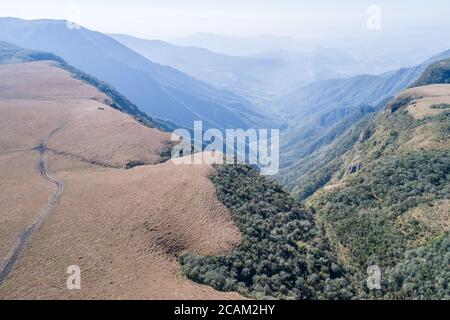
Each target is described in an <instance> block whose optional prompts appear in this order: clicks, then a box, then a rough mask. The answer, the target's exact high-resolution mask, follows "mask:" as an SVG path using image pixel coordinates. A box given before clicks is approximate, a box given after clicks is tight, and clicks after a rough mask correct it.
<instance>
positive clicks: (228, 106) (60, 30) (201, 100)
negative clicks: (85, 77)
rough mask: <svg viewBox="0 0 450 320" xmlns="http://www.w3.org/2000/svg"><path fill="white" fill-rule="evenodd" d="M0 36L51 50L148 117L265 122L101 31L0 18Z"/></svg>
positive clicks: (247, 107) (242, 124) (227, 124)
mask: <svg viewBox="0 0 450 320" xmlns="http://www.w3.org/2000/svg"><path fill="white" fill-rule="evenodd" d="M0 29H1V30H2V33H1V34H0V40H2V41H5V42H9V43H12V44H15V45H18V46H21V47H24V48H29V49H37V50H42V51H47V52H52V53H53V54H56V55H58V56H60V57H61V58H63V59H64V60H65V61H66V62H67V63H69V64H70V65H72V66H74V67H76V68H78V69H80V70H81V71H84V72H86V73H89V74H90V75H92V76H94V77H96V78H98V79H100V80H102V81H105V82H108V83H109V84H111V85H112V86H114V87H115V88H117V89H118V90H119V91H120V92H121V93H122V94H124V95H125V96H126V97H127V98H128V99H130V100H131V101H132V102H133V103H135V104H136V105H138V106H139V108H140V109H141V110H142V111H143V112H145V113H147V114H149V115H150V116H154V117H158V118H162V119H165V120H170V121H172V122H174V123H177V124H178V125H181V126H184V127H188V128H191V127H193V122H194V121H195V120H203V121H204V127H205V128H208V127H214V128H218V129H225V128H248V127H258V126H262V125H264V124H266V123H267V118H266V117H265V116H263V115H261V114H259V113H257V112H256V111H255V109H254V108H253V107H252V104H251V103H250V102H248V101H246V100H245V99H243V98H240V97H238V96H236V95H234V94H232V93H230V92H227V91H224V90H218V89H216V88H215V87H213V86H210V85H208V84H206V83H204V82H201V81H198V80H196V79H194V78H193V77H191V76H189V75H186V74H184V73H182V72H180V71H178V70H175V69H173V68H170V67H167V66H162V65H159V64H157V63H153V62H151V61H149V60H148V59H146V58H144V57H143V56H141V55H139V54H138V53H136V52H134V51H132V50H130V49H128V48H127V47H125V46H124V45H122V44H121V43H119V42H117V41H116V40H114V39H112V38H111V37H108V36H106V35H104V34H102V33H99V32H95V31H91V30H88V29H86V28H83V27H79V28H69V27H68V25H67V22H66V21H62V20H31V21H30V20H28V21H27V20H21V19H16V18H0Z"/></svg>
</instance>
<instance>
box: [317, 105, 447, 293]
mask: <svg viewBox="0 0 450 320" xmlns="http://www.w3.org/2000/svg"><path fill="white" fill-rule="evenodd" d="M404 105H405V104H401V106H399V108H398V109H397V110H396V112H394V113H393V114H390V113H385V114H380V115H378V116H377V117H376V118H374V120H373V124H372V126H373V129H372V130H373V132H371V136H370V137H369V138H368V139H366V140H365V141H363V142H359V143H358V144H357V145H356V146H355V148H354V149H353V150H352V151H351V152H349V153H348V155H347V158H348V159H351V158H352V157H353V156H354V155H355V154H356V153H358V154H359V157H360V160H361V162H362V164H363V167H362V169H361V170H359V171H358V172H357V173H356V174H354V175H351V174H348V173H347V174H346V175H345V176H344V177H343V178H342V179H337V181H336V183H339V184H340V186H339V187H337V188H336V189H334V190H332V191H320V192H319V193H317V194H316V195H314V196H313V197H312V198H311V199H310V200H309V201H308V205H309V206H310V207H311V208H312V209H313V210H314V211H315V214H316V217H317V218H318V220H319V221H321V223H322V225H323V226H324V228H325V229H326V230H327V235H328V236H329V238H330V239H331V242H332V243H333V245H334V248H336V249H339V252H340V253H339V256H340V258H341V260H342V261H345V266H346V268H347V269H348V270H354V275H355V277H354V281H361V280H356V279H362V278H363V275H364V274H365V270H366V269H367V267H368V266H371V265H378V266H379V267H381V269H382V270H383V278H382V287H383V289H382V291H381V292H378V295H379V296H383V297H385V298H401V299H406V298H423V299H444V298H449V297H450V288H449V286H448V285H449V280H450V278H449V271H448V263H449V259H450V256H449V254H448V251H447V252H446V253H443V252H444V251H445V250H446V249H448V237H449V229H448V227H447V225H448V219H449V217H448V213H449V211H450V203H449V202H448V199H450V152H449V141H450V113H449V112H445V111H444V112H443V113H441V114H440V115H438V116H435V117H427V118H425V119H423V120H415V119H413V118H412V117H411V115H410V114H409V113H408V112H407V111H406V110H405V108H404ZM425 128H433V130H432V131H430V132H427V133H426V134H427V138H428V140H427V141H431V140H432V141H435V142H439V143H440V144H434V143H431V142H429V144H428V145H423V146H420V147H418V146H416V145H415V144H413V143H410V142H411V141H414V140H413V139H414V138H415V137H417V135H418V132H421V130H422V131H423V130H424V129H425ZM342 248H345V249H342ZM425 257H427V260H424V258H425ZM445 265H446V266H447V268H445V267H444V268H443V266H445ZM356 285H357V284H356ZM360 288H362V289H364V288H363V287H360ZM364 292H365V290H361V292H360V294H364ZM369 296H370V295H369Z"/></svg>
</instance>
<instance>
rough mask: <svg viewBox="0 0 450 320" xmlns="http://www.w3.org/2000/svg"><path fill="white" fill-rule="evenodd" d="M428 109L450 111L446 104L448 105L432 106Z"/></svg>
mask: <svg viewBox="0 0 450 320" xmlns="http://www.w3.org/2000/svg"><path fill="white" fill-rule="evenodd" d="M430 108H431V109H438V110H446V109H450V104H448V103H440V104H434V105H432V106H431V107H430Z"/></svg>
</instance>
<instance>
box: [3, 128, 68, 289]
mask: <svg viewBox="0 0 450 320" xmlns="http://www.w3.org/2000/svg"><path fill="white" fill-rule="evenodd" d="M65 125H66V124H64V125H62V126H60V127H58V128H56V129H54V130H53V131H52V132H50V134H49V135H48V136H47V137H46V138H45V139H44V141H42V143H41V144H40V145H39V146H37V147H36V148H35V150H36V151H38V152H39V153H40V159H39V170H40V173H41V176H42V177H43V178H44V179H45V180H47V181H49V182H51V183H53V184H54V185H55V186H56V190H55V192H54V193H53V195H52V196H51V198H50V201H49V202H48V203H47V206H46V207H45V208H44V209H43V210H42V212H41V213H40V214H39V216H38V217H37V219H36V220H35V221H34V222H33V224H31V225H30V226H28V227H27V228H26V229H25V230H24V231H23V232H22V234H21V235H20V237H19V240H18V242H17V243H16V245H15V246H14V247H13V248H12V250H11V251H10V254H9V256H8V257H7V258H6V260H5V261H4V262H3V264H2V266H1V268H0V285H2V284H3V282H4V281H5V279H6V278H7V277H8V275H9V274H10V273H11V271H12V270H13V268H14V266H15V265H16V263H17V261H18V260H19V258H20V256H21V254H22V252H23V251H24V249H25V248H26V246H27V245H28V243H29V242H30V239H31V237H32V236H33V234H35V233H36V232H37V231H39V229H40V228H41V227H42V225H43V224H44V222H45V219H46V218H47V216H48V214H49V213H50V211H51V210H52V209H53V207H54V206H55V205H56V204H57V203H58V200H59V199H60V198H61V196H62V194H63V192H64V184H63V183H62V182H61V181H58V180H56V179H55V178H53V177H51V176H49V175H48V173H47V159H46V156H45V151H46V150H47V145H48V142H49V141H50V139H51V138H52V137H53V135H55V133H57V132H58V131H59V130H61V129H62V128H63V127H64V126H65Z"/></svg>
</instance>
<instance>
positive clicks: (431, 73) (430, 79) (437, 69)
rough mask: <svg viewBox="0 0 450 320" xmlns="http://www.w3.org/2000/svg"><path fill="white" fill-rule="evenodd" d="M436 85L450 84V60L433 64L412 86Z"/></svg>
mask: <svg viewBox="0 0 450 320" xmlns="http://www.w3.org/2000/svg"><path fill="white" fill-rule="evenodd" d="M446 53H448V52H446ZM435 83H450V59H445V60H440V61H438V62H435V63H433V64H431V65H430V66H429V67H428V68H427V69H426V70H425V72H424V73H423V74H422V75H421V76H420V78H419V79H418V80H417V81H416V82H414V83H413V84H412V87H420V86H426V85H429V84H435Z"/></svg>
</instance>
